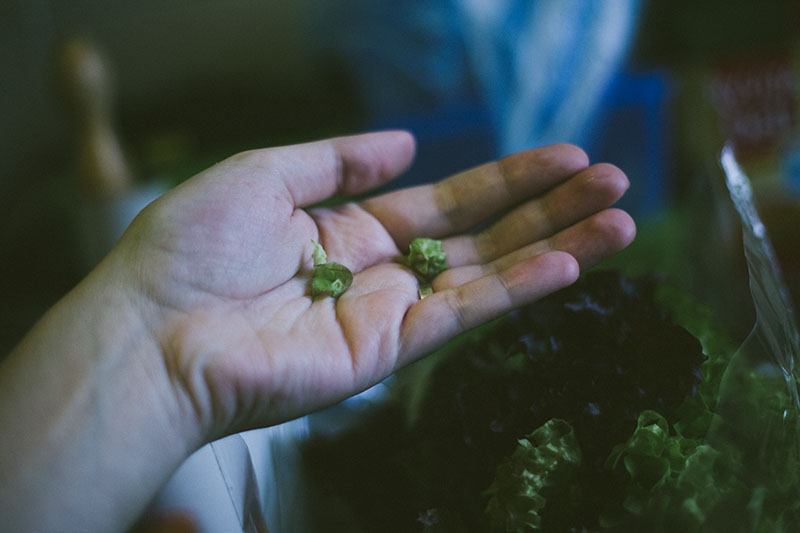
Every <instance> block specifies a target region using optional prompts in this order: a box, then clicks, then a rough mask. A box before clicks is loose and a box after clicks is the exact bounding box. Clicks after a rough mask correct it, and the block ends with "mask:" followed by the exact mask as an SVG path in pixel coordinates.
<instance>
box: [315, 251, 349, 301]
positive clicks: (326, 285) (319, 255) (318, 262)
mask: <svg viewBox="0 0 800 533" xmlns="http://www.w3.org/2000/svg"><path fill="white" fill-rule="evenodd" d="M311 242H312V243H313V244H314V249H313V251H312V252H311V257H312V259H313V260H314V274H313V275H312V277H311V296H312V297H317V296H328V295H329V296H332V297H334V298H338V297H339V296H341V295H342V294H344V292H345V291H346V290H347V289H349V288H350V285H351V284H352V283H353V273H352V272H350V269H348V268H347V267H346V266H344V265H342V264H339V263H334V262H329V261H328V254H327V253H325V250H324V249H323V248H322V245H320V244H319V243H318V242H315V241H311Z"/></svg>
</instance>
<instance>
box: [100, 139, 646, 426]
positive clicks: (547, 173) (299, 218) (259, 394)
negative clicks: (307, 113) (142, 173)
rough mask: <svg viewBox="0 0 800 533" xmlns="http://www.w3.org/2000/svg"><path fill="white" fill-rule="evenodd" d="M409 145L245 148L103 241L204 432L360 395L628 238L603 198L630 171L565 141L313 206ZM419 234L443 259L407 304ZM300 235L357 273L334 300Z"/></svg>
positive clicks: (389, 169)
mask: <svg viewBox="0 0 800 533" xmlns="http://www.w3.org/2000/svg"><path fill="white" fill-rule="evenodd" d="M413 154H414V141H413V139H412V138H411V136H410V135H408V134H407V133H404V132H384V133H374V134H366V135H360V136H353V137H342V138H336V139H331V140H326V141H320V142H314V143H309V144H302V145H296V146H288V147H281V148H272V149H264V150H256V151H252V152H246V153H243V154H239V155H236V156H234V157H231V158H229V159H227V160H225V161H223V162H222V163H219V164H218V165H216V166H214V167H212V168H210V169H208V170H207V171H205V172H203V173H201V174H199V175H198V176H195V177H194V178H192V179H190V180H188V181H187V182H185V183H184V184H182V185H181V186H179V187H177V188H176V189H174V190H173V191H170V192H169V193H167V194H166V195H164V196H163V197H162V198H160V199H159V200H157V201H156V202H154V203H153V204H152V205H151V206H149V207H148V208H147V209H145V210H144V211H143V212H142V214H140V216H139V217H138V218H137V219H136V220H135V221H134V223H133V224H132V225H131V227H130V228H129V230H128V232H127V233H126V235H125V236H124V237H123V239H122V241H121V243H120V245H119V246H118V247H117V248H116V249H115V250H114V252H112V253H113V254H116V255H117V256H119V257H123V258H124V260H125V263H126V264H128V265H134V266H135V267H132V268H131V273H130V277H131V280H132V283H133V285H134V286H135V287H136V288H137V291H138V292H139V294H140V295H141V296H142V297H143V298H142V300H143V301H145V302H146V304H145V305H144V306H143V309H145V310H146V313H145V315H144V316H145V317H146V320H147V323H148V327H149V328H150V330H151V331H152V332H153V335H154V336H155V338H156V339H157V343H158V346H159V347H160V349H161V352H162V353H161V356H163V358H164V368H166V369H167V371H168V372H169V373H170V377H171V382H172V383H174V384H175V387H176V389H177V391H176V392H177V394H178V396H179V397H182V398H184V399H185V400H186V401H187V404H190V405H191V409H193V410H194V412H195V414H196V415H197V417H198V420H199V422H200V424H201V425H202V427H203V431H204V432H205V435H206V436H207V437H208V438H209V439H213V438H216V437H220V436H223V435H225V434H228V433H232V432H236V431H241V430H244V429H250V428H254V427H258V426H265V425H270V424H275V423H278V422H282V421H285V420H288V419H290V418H293V417H296V416H299V415H301V414H304V413H307V412H310V411H312V410H315V409H317V408H320V407H323V406H326V405H329V404H331V403H334V402H336V401H339V400H341V399H344V398H346V397H348V396H350V395H352V394H354V393H357V392H359V391H361V390H363V389H365V388H367V387H369V386H371V385H373V384H375V383H377V382H379V381H380V380H382V379H383V378H385V377H386V376H388V375H389V374H390V373H392V372H393V371H394V370H395V369H397V368H399V367H401V366H403V365H405V364H407V363H409V362H411V361H414V360H415V359H417V358H419V357H421V356H423V355H425V354H426V353H429V352H431V351H432V350H434V349H436V348H437V347H439V346H441V345H442V344H444V343H445V342H447V341H448V340H449V339H451V338H453V337H454V336H455V335H457V334H459V333H461V332H463V331H465V330H467V329H470V328H472V327H474V326H477V325H480V324H481V323H484V322H486V321H488V320H490V319H492V318H495V317H497V316H499V315H501V314H503V313H505V312H507V311H509V310H511V309H512V308H514V307H517V306H520V305H523V304H526V303H529V302H531V301H534V300H536V299H538V298H541V297H543V296H545V295H547V294H549V293H551V292H553V291H555V290H557V289H559V288H561V287H564V286H566V285H568V284H570V283H572V282H574V281H575V280H576V279H577V277H578V275H579V272H580V270H581V269H585V268H588V267H590V266H592V265H594V264H596V263H598V262H599V261H601V260H602V259H604V258H605V257H607V256H609V255H612V254H614V253H616V252H618V251H619V250H621V249H622V248H624V247H625V246H627V245H628V244H629V243H630V242H631V240H632V239H633V236H634V233H635V228H634V224H633V221H632V220H631V218H630V217H629V216H628V215H627V214H626V213H624V212H622V211H620V210H617V209H609V208H610V206H611V205H612V204H614V203H615V202H616V201H617V200H618V199H619V198H620V197H621V196H622V194H623V193H624V191H625V190H626V189H627V187H628V181H627V179H626V177H625V175H624V174H623V173H622V172H621V171H620V170H619V169H617V168H616V167H613V166H611V165H606V164H600V165H594V166H588V160H587V157H586V155H585V154H584V153H583V152H582V151H581V150H580V149H578V148H576V147H574V146H570V145H554V146H550V147H545V148H538V149H533V150H529V151H525V152H521V153H518V154H514V155H511V156H508V157H505V158H503V159H501V160H499V161H496V162H491V163H487V164H485V165H482V166H480V167H477V168H474V169H471V170H468V171H465V172H462V173H460V174H457V175H455V176H452V177H450V178H447V179H445V180H443V181H440V182H438V183H435V184H432V185H424V186H419V187H414V188H410V189H405V190H399V191H393V192H389V193H386V194H383V195H380V196H375V197H371V198H368V199H365V200H361V201H352V202H349V203H343V204H339V205H336V206H334V207H312V206H314V205H315V204H317V203H319V202H321V201H323V200H325V199H327V198H329V197H331V196H332V195H338V196H350V195H359V194H361V193H365V192H367V191H369V190H371V189H374V188H376V187H378V186H380V185H382V184H383V183H385V182H386V181H388V180H390V179H391V178H393V177H395V176H397V175H398V174H400V173H401V172H402V171H404V170H405V169H406V168H407V167H408V165H409V164H410V163H411V160H412V158H413ZM487 221H491V223H490V224H488V225H483V226H482V224H484V223H486V222H487ZM476 227H480V228H479V229H478V230H475V228H476ZM422 236H424V237H433V238H437V239H441V240H442V241H443V244H444V249H445V252H446V253H447V259H448V263H449V266H450V269H449V270H447V271H445V272H444V273H442V274H440V275H439V276H438V277H436V278H435V279H434V281H433V289H434V292H433V294H431V295H430V296H428V297H426V298H425V299H422V300H420V298H419V295H418V282H417V279H416V278H415V276H414V275H413V274H412V273H411V272H410V271H409V270H408V269H407V268H406V267H404V266H402V265H401V264H399V263H398V262H397V261H396V258H397V257H398V256H400V255H401V254H404V253H406V252H407V247H408V244H409V242H410V241H411V240H412V239H413V238H415V237H422ZM312 240H315V241H318V242H320V243H321V244H322V245H323V247H324V248H325V250H326V251H327V253H328V258H329V260H331V261H336V262H338V263H342V264H344V265H346V266H347V267H349V268H350V270H352V272H353V273H354V280H353V284H352V286H351V287H350V288H349V289H348V290H347V292H345V293H344V294H343V295H342V296H341V297H339V298H337V299H334V298H331V297H317V298H312V297H311V293H310V290H309V279H310V276H311V273H312V270H313V262H312V259H311V251H312Z"/></svg>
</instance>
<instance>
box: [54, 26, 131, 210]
mask: <svg viewBox="0 0 800 533" xmlns="http://www.w3.org/2000/svg"><path fill="white" fill-rule="evenodd" d="M58 78H59V85H60V86H61V92H62V95H63V100H64V104H65V107H66V108H67V111H68V112H69V114H70V115H71V117H72V119H73V121H74V127H75V137H76V140H77V147H76V149H77V156H78V157H77V160H78V163H77V166H78V174H79V179H80V181H81V183H82V185H83V186H84V188H85V189H86V191H87V192H88V193H90V194H92V195H96V196H113V195H118V194H121V193H122V192H124V191H125V190H126V189H128V188H129V187H130V186H131V184H132V181H133V173H132V171H131V167H130V164H129V162H128V159H127V157H126V156H125V153H124V150H123V148H122V143H121V142H120V139H119V136H118V134H117V132H116V131H115V129H114V127H113V122H114V121H113V118H114V113H113V105H114V103H113V98H112V96H113V94H112V93H113V84H112V76H111V72H110V67H109V64H108V62H107V61H106V59H105V58H104V57H103V55H102V53H101V52H100V50H99V49H98V48H97V47H96V46H94V45H93V44H92V43H90V42H89V41H86V40H83V39H79V38H73V39H69V40H67V41H65V42H64V43H63V44H62V45H61V48H60V50H59V54H58Z"/></svg>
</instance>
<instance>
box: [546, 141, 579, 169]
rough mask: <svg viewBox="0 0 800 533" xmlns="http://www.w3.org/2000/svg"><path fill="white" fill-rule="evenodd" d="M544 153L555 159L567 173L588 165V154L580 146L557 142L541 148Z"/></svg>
mask: <svg viewBox="0 0 800 533" xmlns="http://www.w3.org/2000/svg"><path fill="white" fill-rule="evenodd" d="M542 150H544V151H545V154H547V155H549V156H550V157H552V158H554V159H557V160H558V161H559V162H560V166H561V167H562V168H563V169H564V170H565V171H566V172H569V173H573V174H574V173H575V172H578V171H579V170H583V169H584V168H586V167H588V166H589V156H588V155H586V152H585V151H584V150H583V148H581V147H580V146H576V145H574V144H569V143H557V144H551V145H549V146H545V147H543V148H542Z"/></svg>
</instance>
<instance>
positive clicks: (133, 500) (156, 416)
mask: <svg viewBox="0 0 800 533" xmlns="http://www.w3.org/2000/svg"><path fill="white" fill-rule="evenodd" d="M123 259H124V258H123V257H122V254H119V253H112V254H110V255H109V256H108V257H107V258H106V259H105V260H104V261H103V263H101V264H100V265H99V266H98V267H97V268H96V269H95V270H94V271H93V272H92V273H91V274H90V275H89V276H88V277H87V279H85V280H84V281H83V282H81V283H80V284H79V285H78V286H77V287H76V288H75V289H73V290H72V291H71V292H70V293H69V294H68V295H67V296H65V297H64V298H63V299H62V300H61V301H59V302H58V303H57V304H56V305H55V306H54V307H53V308H52V309H51V310H50V311H49V312H48V313H47V314H46V315H45V316H44V317H43V318H42V319H41V321H40V322H39V323H38V324H37V325H36V326H35V327H34V328H33V329H32V330H31V332H30V333H29V334H28V335H27V336H26V337H25V338H24V339H23V340H22V342H21V343H20V344H19V345H18V346H17V347H16V348H15V350H14V351H13V352H12V354H11V355H10V356H9V357H8V358H7V359H6V360H5V361H4V362H3V364H2V365H0V399H2V401H1V402H0V427H3V428H4V431H3V432H2V435H0V472H2V473H3V476H2V482H1V483H0V515H2V516H4V520H5V519H6V517H8V520H9V521H10V524H11V525H16V526H19V527H18V528H17V529H18V530H20V531H25V530H50V529H60V528H63V527H64V526H65V524H67V525H68V529H72V528H75V529H81V530H85V531H91V530H124V529H126V528H127V527H128V526H129V525H130V522H131V521H132V520H134V519H135V517H136V516H137V514H138V513H139V512H141V510H142V509H143V508H144V506H145V505H146V504H147V503H148V501H149V500H150V498H152V496H153V495H154V494H155V492H156V491H157V490H158V488H159V487H160V485H161V484H162V483H163V482H164V481H166V479H167V478H168V476H169V475H170V474H171V472H172V471H173V470H174V469H175V468H177V467H178V466H179V465H180V463H181V462H182V461H183V459H185V458H186V457H187V456H188V455H189V454H190V453H191V452H192V451H193V450H194V449H195V448H197V447H198V446H199V445H200V439H201V433H200V430H199V427H198V426H199V425H198V423H197V420H196V418H195V417H194V413H193V410H192V409H191V408H190V406H189V405H187V404H186V401H185V400H184V399H183V398H182V397H181V394H180V388H179V387H177V386H176V385H175V384H174V383H173V382H172V380H171V377H170V372H169V370H168V369H167V368H166V365H165V363H164V358H163V354H162V353H161V350H160V349H159V345H158V342H157V341H156V339H155V337H154V335H153V333H152V327H151V326H152V323H153V321H154V320H155V319H156V316H157V309H156V308H155V307H153V306H152V304H150V303H148V302H147V300H146V298H143V295H142V294H141V293H140V292H139V291H138V289H137V288H136V284H135V283H132V280H131V279H129V278H128V276H130V268H126V267H125V265H124V264H123V262H124V261H123Z"/></svg>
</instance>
